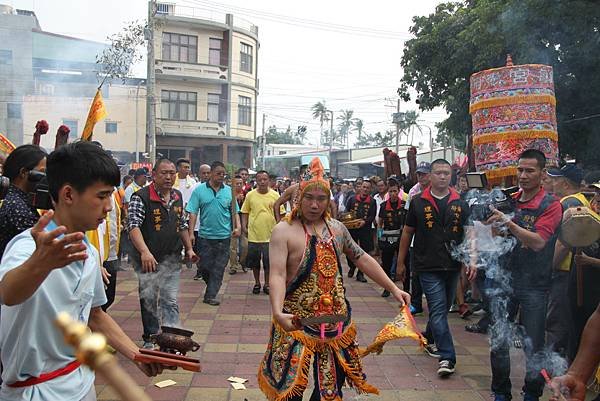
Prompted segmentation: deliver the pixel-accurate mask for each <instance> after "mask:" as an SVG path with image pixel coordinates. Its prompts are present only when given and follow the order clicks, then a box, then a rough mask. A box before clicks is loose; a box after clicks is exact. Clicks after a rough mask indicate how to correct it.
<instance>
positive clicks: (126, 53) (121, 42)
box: [96, 21, 146, 86]
mask: <svg viewBox="0 0 600 401" xmlns="http://www.w3.org/2000/svg"><path fill="white" fill-rule="evenodd" d="M145 29H146V23H145V21H144V22H140V21H131V22H128V23H127V24H126V25H125V27H123V29H122V30H121V31H119V32H118V33H116V34H114V35H111V36H108V37H107V38H106V39H107V40H108V42H109V43H110V45H109V46H108V47H106V48H105V49H104V50H103V51H102V53H100V54H98V55H96V64H98V65H99V67H100V68H99V71H98V78H99V80H100V81H101V82H102V83H101V84H100V86H102V84H103V83H104V81H105V80H106V79H107V78H120V79H122V80H123V81H125V79H126V78H129V77H130V76H131V67H132V66H133V65H134V64H135V63H137V62H139V61H140V60H141V59H142V55H143V54H144V43H145V41H146V40H145V38H144V30H145Z"/></svg>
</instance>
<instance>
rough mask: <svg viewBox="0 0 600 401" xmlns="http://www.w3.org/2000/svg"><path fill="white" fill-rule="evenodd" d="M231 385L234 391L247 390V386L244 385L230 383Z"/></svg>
mask: <svg viewBox="0 0 600 401" xmlns="http://www.w3.org/2000/svg"><path fill="white" fill-rule="evenodd" d="M229 384H231V387H233V389H234V390H246V386H244V385H243V384H242V383H236V382H230V383H229Z"/></svg>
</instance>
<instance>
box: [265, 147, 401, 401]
mask: <svg viewBox="0 0 600 401" xmlns="http://www.w3.org/2000/svg"><path fill="white" fill-rule="evenodd" d="M299 185H300V187H299V188H300V197H299V201H298V205H297V206H296V207H295V208H294V210H293V211H292V213H291V216H289V217H288V219H286V221H282V222H280V223H279V224H278V225H277V226H275V228H274V230H273V234H272V236H271V243H270V247H269V258H270V268H271V271H270V299H271V308H272V311H273V327H272V330H271V338H270V345H269V347H268V349H267V352H266V354H265V357H264V359H263V361H262V363H261V366H260V369H259V378H258V379H259V385H260V388H261V390H262V391H263V392H264V393H265V395H266V396H267V398H268V399H269V400H271V401H279V400H283V399H287V400H290V401H296V400H301V399H302V393H303V392H304V390H305V389H306V385H307V382H308V368H309V367H310V364H311V360H312V361H313V362H314V368H313V369H314V374H315V378H316V379H315V383H318V384H317V385H316V387H315V391H314V392H313V394H312V397H311V400H320V399H321V395H323V396H325V397H328V399H329V397H331V399H334V398H335V397H339V398H340V399H341V397H342V391H341V387H342V385H343V384H344V382H347V383H348V384H349V385H351V386H352V387H354V388H355V389H356V391H357V392H359V393H377V389H376V388H375V387H373V386H371V385H370V384H368V383H367V382H366V380H365V376H364V375H363V372H362V361H361V359H360V356H359V351H358V344H357V341H356V327H355V326H354V323H353V322H352V318H351V316H350V306H349V303H348V300H347V298H346V294H345V289H344V286H343V278H342V274H341V268H340V266H339V265H338V263H339V260H340V257H341V255H342V253H345V254H346V255H349V256H350V257H351V258H352V259H353V260H354V262H355V264H356V266H357V267H358V268H359V269H360V270H361V271H363V272H364V273H365V274H366V275H367V276H369V277H370V278H371V279H372V280H373V281H375V282H376V283H377V284H379V285H381V286H382V287H383V288H385V289H386V290H388V291H389V292H390V293H391V294H392V295H393V296H394V297H395V298H396V300H397V301H398V302H399V303H400V305H404V304H405V303H410V295H409V294H407V293H406V292H404V291H402V290H400V289H399V288H398V287H396V285H395V284H394V283H393V282H392V281H391V280H390V279H389V278H388V276H387V275H386V274H385V272H384V271H383V269H382V268H381V267H380V266H379V265H378V264H377V262H376V261H375V260H374V259H373V258H372V257H371V256H369V255H368V254H367V253H365V252H364V251H363V250H362V249H361V248H360V247H359V246H358V245H357V244H356V243H355V242H354V241H353V240H352V237H351V236H350V233H349V232H348V230H347V229H346V227H345V226H344V225H343V224H342V223H340V222H339V221H337V220H333V219H331V218H330V217H329V214H328V213H327V210H328V207H329V203H330V198H331V193H330V190H329V183H328V182H327V181H326V180H325V179H324V178H323V168H322V165H321V163H320V161H319V159H318V158H315V159H313V161H312V162H311V166H310V173H309V175H308V176H307V177H305V178H304V179H303V181H302V182H301V183H300V184H299ZM307 248H308V250H309V251H308V252H306V249H307ZM310 317H321V318H325V320H327V319H330V318H333V320H329V321H328V323H321V324H318V323H317V324H313V323H308V322H305V321H303V319H305V318H310ZM303 322H304V323H305V324H306V325H303ZM313 356H314V358H313ZM292 371H293V372H295V374H293V375H286V376H284V372H292Z"/></svg>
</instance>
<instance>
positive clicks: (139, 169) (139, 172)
mask: <svg viewBox="0 0 600 401" xmlns="http://www.w3.org/2000/svg"><path fill="white" fill-rule="evenodd" d="M146 174H147V172H146V170H145V169H143V168H138V169H137V170H135V173H133V178H136V177H139V176H140V175H144V176H145V175H146Z"/></svg>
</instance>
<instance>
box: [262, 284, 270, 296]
mask: <svg viewBox="0 0 600 401" xmlns="http://www.w3.org/2000/svg"><path fill="white" fill-rule="evenodd" d="M263 292H264V293H265V294H267V295H269V286H268V285H265V286H263Z"/></svg>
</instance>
